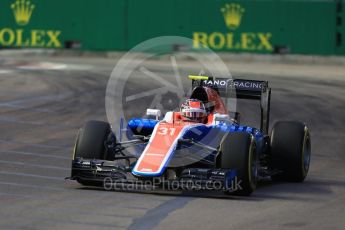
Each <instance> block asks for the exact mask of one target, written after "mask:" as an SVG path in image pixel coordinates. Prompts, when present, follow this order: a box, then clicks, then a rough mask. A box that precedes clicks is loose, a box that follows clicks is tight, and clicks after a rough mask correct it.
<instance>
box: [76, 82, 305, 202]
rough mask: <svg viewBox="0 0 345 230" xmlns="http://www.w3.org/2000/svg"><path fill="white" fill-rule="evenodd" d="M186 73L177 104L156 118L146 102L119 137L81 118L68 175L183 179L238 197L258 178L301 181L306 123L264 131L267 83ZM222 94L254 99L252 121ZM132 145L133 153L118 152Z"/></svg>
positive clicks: (107, 179) (101, 180)
mask: <svg viewBox="0 0 345 230" xmlns="http://www.w3.org/2000/svg"><path fill="white" fill-rule="evenodd" d="M189 78H190V79H191V80H192V94H191V96H190V98H188V99H187V100H186V101H185V102H184V103H183V104H182V105H181V109H180V111H170V112H167V113H166V114H165V115H164V117H162V118H161V114H160V113H161V112H160V111H159V110H156V109H148V111H147V115H148V116H154V118H152V119H151V118H132V119H130V120H129V121H128V123H127V127H126V130H127V137H128V140H126V141H119V140H120V139H121V140H122V138H117V137H116V135H115V132H113V131H112V129H111V127H110V124H108V123H107V122H103V121H89V122H87V123H86V125H85V126H84V127H83V128H82V129H80V130H79V132H78V136H77V140H76V144H75V148H74V153H73V159H72V173H71V177H70V179H73V180H77V181H78V182H79V183H80V184H82V185H86V186H90V185H98V186H107V185H109V183H112V184H114V183H115V184H117V185H119V184H121V185H128V184H133V183H135V184H140V183H142V182H145V183H146V182H152V181H159V183H158V184H157V183H155V184H154V186H156V187H162V186H166V185H169V186H171V185H175V187H176V185H178V186H177V187H178V188H182V189H183V188H186V186H187V185H188V186H192V187H191V188H192V189H211V190H215V189H217V190H219V189H221V190H223V191H224V192H225V193H226V194H234V195H244V196H248V195H250V194H251V193H252V192H253V191H254V190H255V189H256V186H257V183H258V181H259V178H261V177H271V178H272V179H274V180H283V181H293V182H302V181H304V179H305V177H306V175H307V173H308V169H309V163H310V156H311V143H310V134H309V131H308V128H307V126H306V125H305V124H304V123H302V122H298V121H279V122H277V123H276V124H275V125H274V126H273V129H272V131H271V133H270V135H268V129H269V114H270V97H271V89H270V88H269V87H268V82H265V81H253V80H242V79H226V78H213V77H207V76H189ZM228 98H239V99H251V100H258V101H260V107H261V124H260V127H257V128H255V127H250V126H246V125H243V124H240V121H239V119H238V118H239V114H238V113H237V112H232V113H230V112H229V111H228V109H227V108H226V106H225V105H226V104H227V103H226V100H227V99H228ZM121 131H122V130H121ZM133 146H134V147H135V148H136V154H128V153H126V149H127V148H129V147H133ZM157 179H159V180H157ZM169 186H168V187H169ZM188 186H187V188H188V189H190V187H188Z"/></svg>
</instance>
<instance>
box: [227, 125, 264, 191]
mask: <svg viewBox="0 0 345 230" xmlns="http://www.w3.org/2000/svg"><path fill="white" fill-rule="evenodd" d="M220 152H221V159H220V167H221V168H224V169H232V170H234V169H236V172H237V180H238V181H239V185H240V188H236V189H237V190H235V191H230V192H226V194H233V195H240V196H249V195H250V194H251V193H252V192H254V190H255V189H256V185H257V181H258V156H257V153H256V143H255V138H254V137H253V136H252V135H250V134H249V133H244V132H235V133H229V134H227V135H226V136H225V137H224V139H223V141H222V144H221V146H220Z"/></svg>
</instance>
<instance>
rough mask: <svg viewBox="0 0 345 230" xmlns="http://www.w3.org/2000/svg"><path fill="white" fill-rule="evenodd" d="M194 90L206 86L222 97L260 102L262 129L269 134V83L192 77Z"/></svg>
mask: <svg viewBox="0 0 345 230" xmlns="http://www.w3.org/2000/svg"><path fill="white" fill-rule="evenodd" d="M189 79H190V80H192V87H193V89H194V88H195V87H198V86H205V87H209V88H212V89H214V90H216V91H217V92H218V93H219V95H220V96H221V97H225V100H227V99H228V98H239V99H251V100H260V108H261V122H260V123H261V124H260V129H261V131H262V132H263V133H264V134H266V135H267V134H268V128H269V115H270V103H271V88H269V86H268V82H267V81H256V80H244V79H232V78H214V77H208V76H194V75H190V76H189Z"/></svg>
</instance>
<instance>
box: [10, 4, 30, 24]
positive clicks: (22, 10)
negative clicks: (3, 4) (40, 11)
mask: <svg viewBox="0 0 345 230" xmlns="http://www.w3.org/2000/svg"><path fill="white" fill-rule="evenodd" d="M11 8H12V10H13V14H14V18H15V20H16V22H17V24H18V25H20V26H25V25H27V24H28V23H29V22H30V18H31V15H32V12H33V11H34V9H35V6H34V5H33V4H32V3H31V2H30V1H29V0H16V2H15V3H13V4H12V5H11Z"/></svg>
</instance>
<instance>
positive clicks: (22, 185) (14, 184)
mask: <svg viewBox="0 0 345 230" xmlns="http://www.w3.org/2000/svg"><path fill="white" fill-rule="evenodd" d="M0 185H6V186H15V187H26V188H37V189H46V190H58V191H61V190H66V189H63V188H54V187H48V186H40V185H31V184H20V183H13V182H2V181H0Z"/></svg>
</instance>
